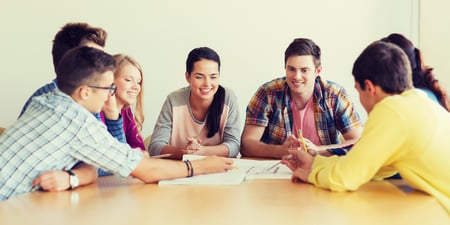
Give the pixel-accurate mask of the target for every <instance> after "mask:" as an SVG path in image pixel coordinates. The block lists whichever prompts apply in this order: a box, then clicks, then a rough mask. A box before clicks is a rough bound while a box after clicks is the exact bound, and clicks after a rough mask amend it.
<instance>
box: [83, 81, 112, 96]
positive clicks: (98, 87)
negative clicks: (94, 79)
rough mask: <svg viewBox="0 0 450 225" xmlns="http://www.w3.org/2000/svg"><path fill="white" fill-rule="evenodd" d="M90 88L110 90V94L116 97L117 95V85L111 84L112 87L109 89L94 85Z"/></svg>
mask: <svg viewBox="0 0 450 225" xmlns="http://www.w3.org/2000/svg"><path fill="white" fill-rule="evenodd" d="M88 87H90V88H97V89H103V90H108V91H109V94H111V95H114V94H115V93H116V89H117V87H116V84H114V83H113V84H111V86H109V87H100V86H92V85H88Z"/></svg>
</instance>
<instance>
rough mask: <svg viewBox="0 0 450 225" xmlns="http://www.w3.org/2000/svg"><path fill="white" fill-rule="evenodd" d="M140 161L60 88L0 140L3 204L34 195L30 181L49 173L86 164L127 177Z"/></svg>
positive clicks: (43, 98)
mask: <svg viewBox="0 0 450 225" xmlns="http://www.w3.org/2000/svg"><path fill="white" fill-rule="evenodd" d="M142 157H143V155H142V153H141V152H140V151H136V150H134V149H132V148H131V147H130V146H129V145H128V144H124V143H120V142H119V141H118V140H117V139H115V138H114V137H112V136H111V135H110V134H109V133H108V131H107V130H106V127H105V125H104V124H103V123H101V122H100V121H98V120H97V119H95V117H93V116H92V114H91V113H90V112H88V111H87V110H86V109H85V108H83V107H82V106H80V105H79V104H77V103H76V102H74V101H73V99H72V98H71V97H70V96H68V95H66V94H64V93H62V92H61V91H59V90H57V89H56V90H55V91H53V92H50V93H48V94H45V95H41V96H39V97H35V98H33V99H32V100H31V102H30V104H29V107H28V109H27V110H26V111H25V113H24V114H23V115H22V116H21V117H20V118H19V119H18V120H17V121H16V122H15V123H14V124H13V125H12V126H11V127H9V128H8V129H6V130H5V132H4V133H3V134H2V135H1V136H0V201H2V200H5V199H8V198H10V197H12V196H15V195H19V194H22V193H26V192H29V191H31V190H32V186H31V182H32V181H33V180H34V179H36V178H37V176H38V175H39V174H41V173H43V172H45V171H48V170H63V169H64V168H72V167H73V166H74V165H75V164H76V163H77V162H79V161H83V162H86V163H88V164H91V165H94V166H97V167H100V168H102V169H105V170H108V171H113V172H114V173H116V174H118V175H120V176H122V177H127V176H129V174H130V173H131V172H132V171H133V170H134V169H135V168H136V167H137V165H138V163H139V162H140V160H141V159H142Z"/></svg>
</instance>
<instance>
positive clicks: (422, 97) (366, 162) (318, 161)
mask: <svg viewBox="0 0 450 225" xmlns="http://www.w3.org/2000/svg"><path fill="white" fill-rule="evenodd" d="M352 73H353V76H354V79H355V88H356V90H357V91H358V93H359V97H360V101H361V104H362V105H363V107H364V108H365V110H366V111H367V113H368V114H369V116H368V119H367V122H366V124H365V127H364V131H363V133H362V136H361V138H360V140H359V141H358V142H357V143H356V144H355V145H354V146H353V148H352V150H351V151H349V153H348V154H347V155H346V156H345V157H336V156H334V157H322V156H320V155H318V156H316V157H313V156H311V155H309V154H307V153H305V152H303V151H298V150H296V149H291V150H290V151H289V152H290V154H291V155H289V156H285V157H284V158H283V160H282V163H283V164H285V165H287V166H288V167H289V168H291V169H292V170H293V171H294V174H293V180H294V181H302V182H309V183H312V184H314V185H315V186H317V187H321V188H327V189H330V190H332V191H345V190H356V189H358V188H359V186H361V185H362V184H364V183H367V182H369V181H370V180H371V179H373V178H375V177H376V178H382V177H388V176H391V175H393V174H394V173H396V172H399V173H400V175H401V176H402V178H403V179H404V180H405V181H406V182H407V183H408V184H409V185H411V186H412V187H413V188H415V189H418V190H421V191H424V192H426V193H428V194H430V195H432V196H434V197H435V198H436V199H438V201H439V202H440V203H441V204H442V205H443V206H444V208H445V209H446V210H447V212H448V213H450V185H449V184H450V172H449V165H450V136H449V135H450V114H449V113H448V112H447V111H445V110H444V109H443V108H442V107H441V106H440V105H438V104H437V103H435V102H433V101H431V100H430V99H428V98H427V96H426V94H425V93H424V92H422V91H420V90H418V89H414V88H413V85H412V78H411V77H412V76H411V69H410V65H409V61H408V58H407V56H406V54H405V53H404V52H403V51H402V50H401V49H400V48H398V47H397V46H395V45H393V44H390V43H385V42H374V43H372V44H371V45H369V46H368V47H367V48H366V49H365V50H364V51H363V52H362V53H361V55H360V56H359V57H358V58H357V59H356V61H355V63H354V65H353V71H352Z"/></svg>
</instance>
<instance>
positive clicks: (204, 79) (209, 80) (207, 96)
mask: <svg viewBox="0 0 450 225" xmlns="http://www.w3.org/2000/svg"><path fill="white" fill-rule="evenodd" d="M219 78H220V73H219V64H218V63H217V62H215V61H213V60H208V59H201V60H200V61H197V62H195V63H194V67H193V70H192V72H191V73H190V74H188V73H186V80H187V82H188V83H189V84H190V86H191V98H192V99H194V100H197V99H198V100H200V101H211V102H212V100H213V98H214V94H216V92H217V88H218V87H219Z"/></svg>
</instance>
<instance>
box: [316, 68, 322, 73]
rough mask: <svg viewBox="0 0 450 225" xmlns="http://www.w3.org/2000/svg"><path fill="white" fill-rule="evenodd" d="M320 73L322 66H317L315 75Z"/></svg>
mask: <svg viewBox="0 0 450 225" xmlns="http://www.w3.org/2000/svg"><path fill="white" fill-rule="evenodd" d="M320 72H322V66H318V67H317V68H316V73H317V75H319V74H320Z"/></svg>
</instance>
